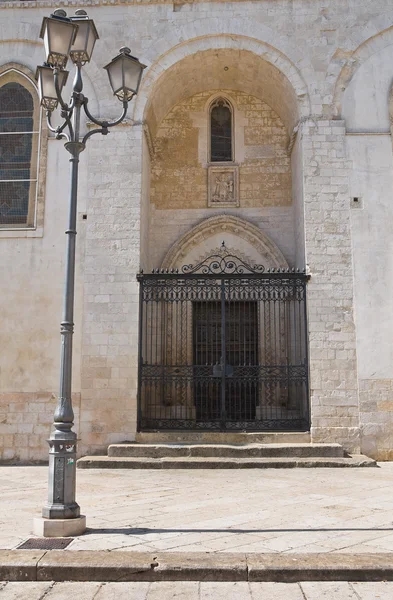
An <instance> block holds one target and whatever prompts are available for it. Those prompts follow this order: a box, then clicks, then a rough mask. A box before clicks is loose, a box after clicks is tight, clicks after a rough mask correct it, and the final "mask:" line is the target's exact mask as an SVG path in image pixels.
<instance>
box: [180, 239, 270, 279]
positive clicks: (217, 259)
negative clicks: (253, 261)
mask: <svg viewBox="0 0 393 600" xmlns="http://www.w3.org/2000/svg"><path fill="white" fill-rule="evenodd" d="M181 271H182V273H185V274H187V275H191V274H193V273H201V274H202V275H210V274H211V275H238V274H240V275H241V274H243V273H245V274H251V273H255V274H257V275H258V274H261V273H264V272H265V267H264V266H263V265H250V264H248V263H246V262H245V261H244V260H243V259H242V258H240V257H239V256H235V255H234V254H231V253H230V252H228V251H227V248H226V246H225V242H224V241H223V242H222V244H221V248H220V251H219V252H217V253H216V254H211V255H210V256H208V257H207V258H205V259H204V260H203V261H201V262H200V263H198V264H197V265H192V264H190V265H184V266H183V267H182V269H181Z"/></svg>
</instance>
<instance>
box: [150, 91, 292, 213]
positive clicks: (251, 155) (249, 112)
mask: <svg viewBox="0 0 393 600" xmlns="http://www.w3.org/2000/svg"><path fill="white" fill-rule="evenodd" d="M216 93H217V92H216ZM221 93H222V94H223V96H224V97H228V98H229V99H231V98H233V101H234V109H235V110H234V126H233V130H234V140H233V141H234V144H233V145H234V162H235V163H237V164H239V165H240V169H239V178H240V207H242V208H253V207H262V206H289V205H290V204H291V167H290V158H289V154H288V151H287V146H288V134H287V131H286V129H285V127H284V124H283V123H282V121H281V119H280V117H279V116H278V115H277V114H276V113H275V112H274V110H273V109H272V108H271V107H270V106H268V105H267V104H266V103H265V102H262V101H261V100H259V99H258V98H256V97H254V96H250V95H248V94H245V93H241V92H238V91H234V90H220V94H221ZM212 95H213V91H210V92H204V93H201V94H196V95H195V96H192V97H190V98H188V99H187V100H184V101H183V102H181V103H179V104H178V105H176V106H175V107H173V108H172V110H171V111H170V112H169V114H168V115H167V116H166V117H165V118H164V120H163V121H162V123H161V124H160V126H159V127H158V130H157V135H156V137H155V139H154V149H155V152H154V157H153V160H152V166H151V170H152V177H151V192H150V199H151V202H152V203H153V204H154V205H155V207H156V208H157V209H158V210H162V209H184V208H186V209H188V208H204V207H206V206H207V163H208V153H209V149H208V144H209V141H208V120H209V112H208V102H209V98H210V97H211V96H212Z"/></svg>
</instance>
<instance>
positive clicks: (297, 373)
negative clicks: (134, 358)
mask: <svg viewBox="0 0 393 600" xmlns="http://www.w3.org/2000/svg"><path fill="white" fill-rule="evenodd" d="M208 260H210V263H208V262H207V261H208ZM196 271H199V272H196ZM137 279H138V281H139V283H140V322H139V370H138V429H139V430H141V429H144V430H157V429H175V430H176V429H182V430H184V429H188V430H204V429H206V430H212V429H213V430H223V429H224V430H225V429H226V430H247V431H263V430H275V431H279V430H292V431H293V430H296V431H305V430H307V429H308V428H309V406H308V348H307V345H308V344H307V320H306V316H307V315H306V310H307V309H306V282H307V280H308V279H309V276H308V275H306V274H305V273H304V272H302V273H300V272H299V271H297V272H296V271H294V270H291V271H289V270H283V269H280V270H277V271H273V272H265V270H264V268H263V266H255V267H252V266H250V265H247V264H246V263H245V262H244V261H243V260H242V259H241V258H238V257H236V256H235V255H233V254H230V253H229V252H227V251H226V248H225V246H223V247H222V248H221V253H220V254H216V255H213V257H209V258H208V259H206V260H205V261H203V262H202V263H200V264H199V265H196V267H193V266H192V265H186V266H185V267H183V269H182V272H181V273H179V272H174V271H172V272H163V271H158V270H157V271H155V272H154V273H150V274H144V273H143V272H141V273H140V274H138V275H137ZM198 303H199V305H200V306H201V307H202V308H201V310H202V312H201V310H199V309H198V310H197V304H198ZM218 303H219V304H218ZM214 306H217V308H218V307H220V312H219V314H220V319H219V321H220V323H219V325H220V327H219V329H220V331H218V321H217V319H216V318H215V317H214V314H216V313H215V312H214V310H215V309H214V310H213V308H214ZM231 307H232V308H231ZM247 307H248V308H247ZM253 307H255V308H253ZM212 310H213V312H212ZM247 311H248V312H247ZM198 314H199V315H200V316H199V317H198ZM202 314H205V315H206V316H205V320H204V321H200V324H199V325H198V323H197V322H196V321H195V319H198V318H199V319H200V318H202ZM209 314H210V315H211V317H209ZM247 315H248V316H247ZM252 315H254V316H252ZM217 317H218V313H217ZM250 319H251V321H250ZM253 319H256V321H253ZM253 323H256V327H255V329H256V331H253V332H252V334H251V333H250V331H251V330H252V329H253V327H254V325H253ZM228 335H230V337H229V338H228V337H227V336H228ZM198 336H199V337H198ZM250 336H251V337H250ZM237 337H239V338H241V339H236V338H237ZM199 338H201V339H199ZM202 338H204V339H202ZM247 343H248V344H249V346H247ZM195 344H197V346H198V347H200V350H198V351H197V350H196V348H197V346H196V345H195ZM201 344H202V345H201ZM250 344H251V345H250ZM252 348H255V350H252ZM195 352H199V354H195ZM260 352H262V354H261V355H260V356H259V353H260ZM201 353H202V354H201ZM227 353H229V356H227ZM284 353H285V360H284ZM217 355H218V357H219V363H218V362H217V363H214V364H213V360H214V359H213V357H214V356H217ZM198 356H199V358H198ZM203 356H204V357H205V358H204V359H203ZM209 356H210V359H209ZM241 356H243V362H244V364H240V363H241ZM258 357H259V358H258ZM202 359H203V360H205V362H206V364H202ZM250 360H251V361H252V362H254V363H255V361H256V362H257V364H251V363H250ZM209 361H210V363H212V364H210V363H209ZM246 362H249V364H246ZM235 363H239V364H235ZM217 376H218V379H217ZM214 398H216V400H215V399H214ZM217 402H218V403H219V405H218V406H217ZM228 402H229V404H228ZM216 409H219V410H218V413H217V412H216Z"/></svg>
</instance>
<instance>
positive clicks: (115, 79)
mask: <svg viewBox="0 0 393 600" xmlns="http://www.w3.org/2000/svg"><path fill="white" fill-rule="evenodd" d="M123 60H124V59H123V57H121V58H118V59H117V60H114V61H112V62H111V63H110V64H109V65H108V75H109V81H110V84H111V86H112V90H113V93H114V94H117V92H119V90H121V89H122V88H123Z"/></svg>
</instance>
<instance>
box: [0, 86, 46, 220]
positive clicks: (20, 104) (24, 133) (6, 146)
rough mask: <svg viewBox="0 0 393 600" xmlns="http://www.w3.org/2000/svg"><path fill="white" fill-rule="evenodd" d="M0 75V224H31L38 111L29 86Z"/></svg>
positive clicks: (36, 154) (36, 158) (36, 157)
mask: <svg viewBox="0 0 393 600" xmlns="http://www.w3.org/2000/svg"><path fill="white" fill-rule="evenodd" d="M15 75H16V76H15V80H12V79H11V80H10V77H7V78H6V80H5V81H6V82H5V83H4V84H3V85H2V81H1V79H2V78H0V226H2V227H13V226H14V227H29V226H33V225H34V207H35V198H36V188H37V162H38V144H39V142H38V138H39V127H38V111H37V110H36V107H35V102H34V98H33V95H32V93H31V92H30V91H29V89H28V87H27V86H25V85H22V83H19V81H18V76H17V74H15Z"/></svg>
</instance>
